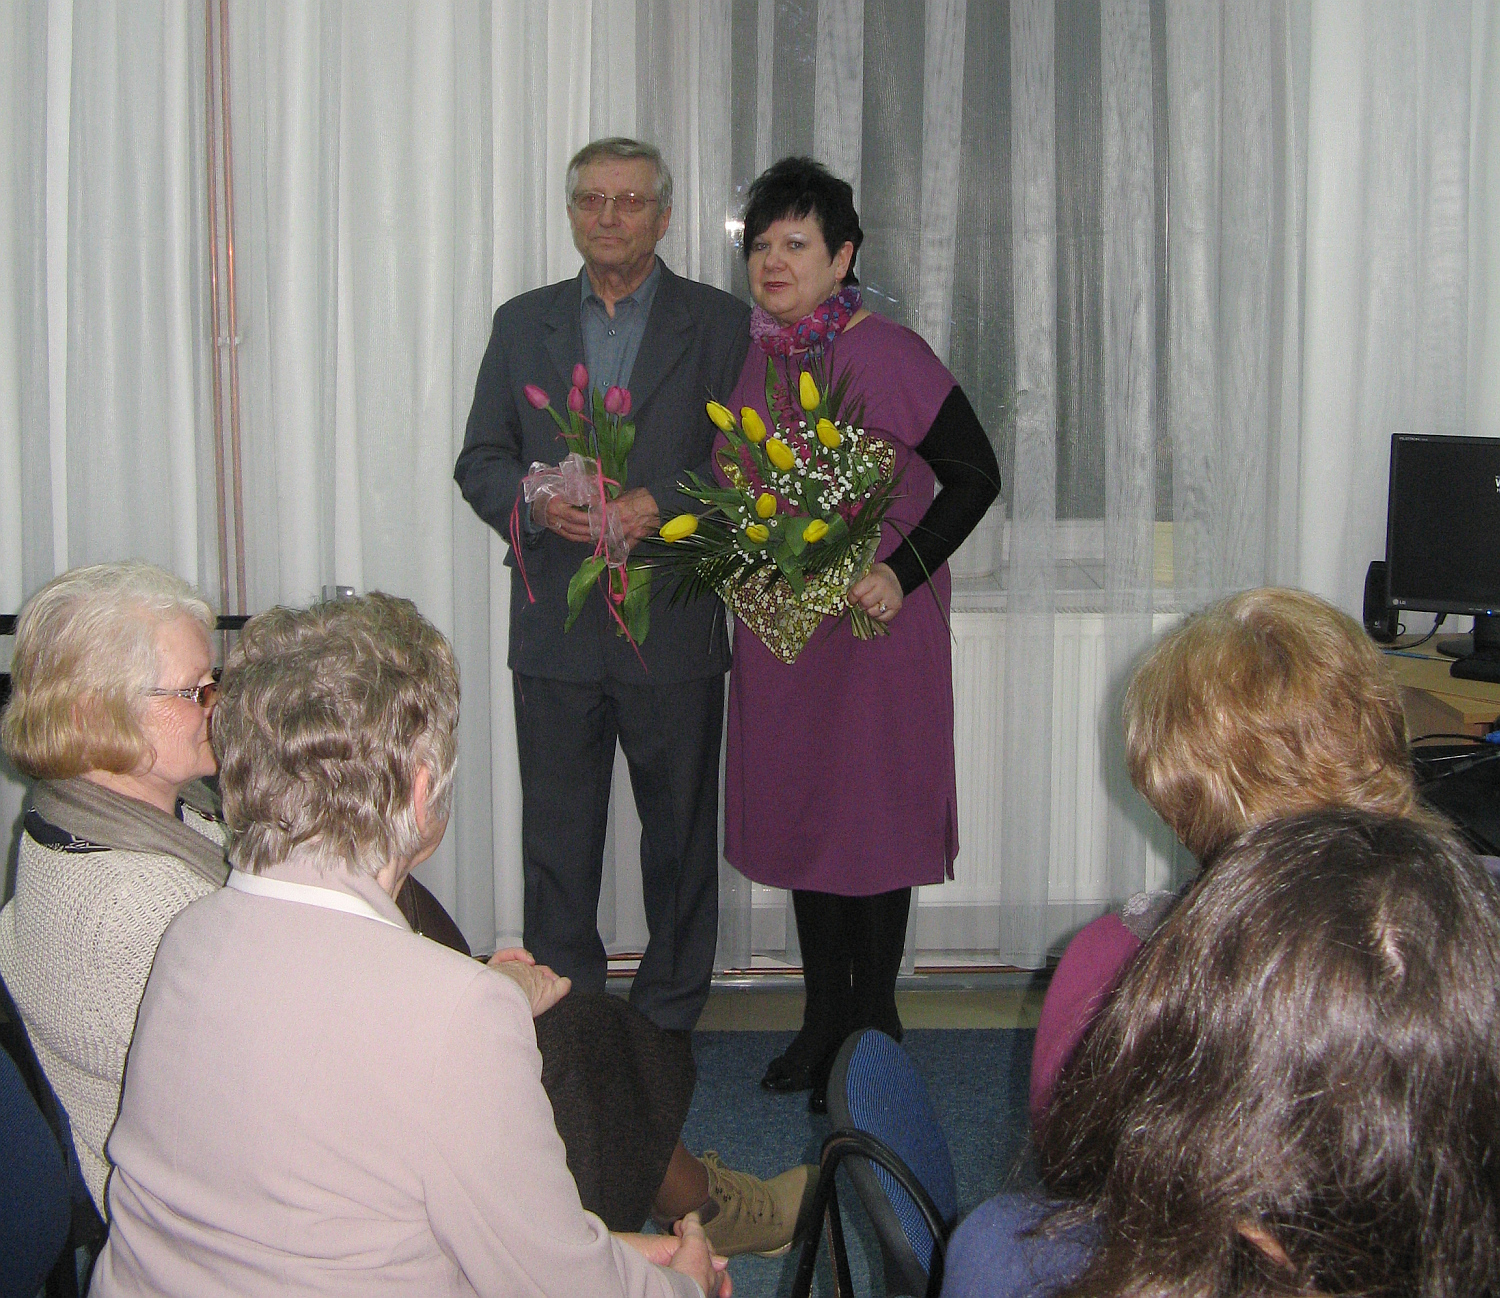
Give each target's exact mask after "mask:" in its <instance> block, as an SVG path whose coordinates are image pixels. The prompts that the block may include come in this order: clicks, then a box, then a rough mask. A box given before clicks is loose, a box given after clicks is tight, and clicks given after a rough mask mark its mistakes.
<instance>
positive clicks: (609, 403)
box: [604, 388, 625, 415]
mask: <svg viewBox="0 0 1500 1298" xmlns="http://www.w3.org/2000/svg"><path fill="white" fill-rule="evenodd" d="M624 395H625V392H624V389H623V388H610V389H609V391H608V392H606V393H605V394H604V413H605V414H606V415H618V414H620V413H621V411H620V403H621V398H622V397H623V396H624Z"/></svg>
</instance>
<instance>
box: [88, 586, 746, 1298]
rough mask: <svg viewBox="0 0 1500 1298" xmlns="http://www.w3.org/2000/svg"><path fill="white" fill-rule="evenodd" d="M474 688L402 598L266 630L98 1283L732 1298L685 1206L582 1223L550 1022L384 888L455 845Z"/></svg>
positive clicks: (128, 1089)
mask: <svg viewBox="0 0 1500 1298" xmlns="http://www.w3.org/2000/svg"><path fill="white" fill-rule="evenodd" d="M457 723H458V670H457V665H456V663H455V661H454V658H453V653H452V650H451V648H450V647H449V645H448V644H447V642H446V641H445V640H444V639H443V637H442V636H441V635H440V634H439V633H438V631H437V630H436V629H435V628H434V627H433V626H432V624H431V623H429V622H427V621H426V620H425V619H424V618H423V617H422V616H421V615H420V614H419V613H418V612H417V610H416V608H415V607H414V606H413V605H412V604H411V603H410V602H409V601H407V600H402V599H395V598H392V597H390V596H383V595H369V596H365V597H363V598H361V599H355V600H348V601H340V602H337V603H332V604H323V605H319V606H316V607H314V608H312V609H308V610H305V611H292V610H288V609H273V610H272V611H270V612H268V613H263V614H261V615H260V616H258V617H256V618H254V619H252V620H251V621H250V623H249V624H248V625H247V626H246V628H245V630H244V632H243V634H242V636H241V639H240V641H239V643H238V645H236V647H235V649H234V651H233V653H232V654H231V655H230V659H229V663H228V665H227V667H226V669H225V673H224V678H223V689H222V692H221V694H220V699H219V703H218V706H217V710H216V712H215V718H214V740H215V745H216V747H217V748H218V751H219V754H220V758H221V762H222V769H221V772H220V782H221V789H222V794H223V798H224V813H225V819H226V822H227V824H228V825H229V827H230V828H231V830H232V831H233V838H232V846H231V848H230V860H231V862H232V864H233V866H234V869H233V870H232V871H231V873H230V877H229V881H228V884H227V886H226V887H224V888H223V889H221V890H219V891H218V892H216V893H214V894H213V895H212V896H209V897H206V898H203V899H201V900H200V901H198V902H197V903H195V904H193V905H191V906H189V907H187V909H185V910H184V911H182V913H181V914H179V915H178V916H177V918H176V919H175V920H173V922H172V924H171V925H170V927H169V928H168V929H167V932H166V935H165V937H163V939H162V942H161V946H160V947H159V948H158V950H157V953H156V961H155V964H154V966H153V968H152V971H151V977H150V980H149V982H148V983H147V987H146V993H145V996H144V998H143V999H142V1001H141V1008H140V1015H139V1019H138V1021H137V1024H136V1031H135V1039H134V1042H133V1044H132V1046H131V1050H130V1068H129V1071H128V1073H127V1076H126V1079H125V1087H124V1092H123V1095H122V1097H121V1104H120V1116H119V1120H118V1122H117V1123H116V1126H115V1129H114V1132H113V1134H112V1135H111V1137H110V1140H109V1153H110V1156H111V1158H112V1160H113V1162H114V1174H113V1177H112V1179H111V1181H110V1188H109V1206H110V1234H109V1240H108V1242H107V1243H106V1245H105V1248H104V1251H103V1253H102V1254H101V1255H100V1257H99V1262H98V1265H97V1267H96V1269H95V1273H94V1281H93V1287H92V1289H91V1292H92V1293H93V1294H95V1295H98V1296H99V1298H110V1296H111V1295H117V1294H146V1293H150V1294H183V1295H194V1298H212V1296H213V1295H221V1294H222V1295H230V1294H255V1293H265V1292H269V1291H271V1290H273V1289H274V1290H287V1291H296V1292H308V1293H313V1292H316V1293H320V1294H351V1295H353V1294H359V1295H372V1294H408V1293H419V1294H428V1293H443V1294H452V1295H461V1294H480V1293H484V1294H511V1293H514V1294H522V1293H525V1294H536V1295H546V1294H555V1295H563V1294H589V1295H611V1294H615V1295H627V1294H628V1295H641V1296H645V1295H663V1296H665V1295H668V1294H674V1295H679V1296H680V1298H696V1296H697V1295H700V1294H705V1295H708V1298H712V1296H713V1295H714V1294H716V1293H718V1292H720V1291H721V1289H722V1291H723V1292H725V1293H727V1292H728V1288H729V1286H728V1282H727V1280H726V1279H725V1277H724V1274H723V1272H722V1270H721V1267H722V1261H721V1260H720V1261H717V1262H716V1260H715V1259H714V1258H713V1257H712V1255H711V1253H710V1247H709V1243H708V1240H707V1238H706V1237H705V1235H704V1233H703V1228H702V1225H701V1224H700V1222H699V1219H698V1217H697V1216H696V1215H695V1214H691V1213H690V1214H688V1215H687V1216H686V1217H685V1218H683V1219H682V1220H681V1221H680V1222H679V1224H678V1233H677V1234H676V1235H675V1236H673V1235H657V1236H622V1235H617V1234H614V1233H611V1232H610V1231H609V1230H607V1229H606V1227H605V1225H604V1223H603V1222H602V1221H601V1220H600V1219H599V1218H598V1217H596V1216H593V1215H591V1214H588V1213H586V1212H585V1211H584V1209H583V1206H582V1204H581V1202H580V1200H579V1193H578V1189H577V1186H576V1184H575V1182H574V1179H573V1177H572V1176H571V1175H570V1173H569V1170H568V1165H567V1162H566V1151H565V1149H564V1146H563V1142H562V1140H561V1138H560V1137H559V1136H558V1133H557V1129H556V1127H555V1126H554V1124H553V1115H552V1109H551V1107H550V1105H549V1103H548V1100H547V1094H546V1091H545V1090H544V1089H543V1086H542V1077H541V1074H542V1058H541V1055H540V1052H539V1051H538V1049H537V1040H536V1035H535V1032H534V1029H533V1025H532V1017H533V1015H534V1014H536V1013H540V1012H542V1011H543V1010H545V1009H546V1008H547V1007H548V1006H549V1005H551V1004H552V1003H554V1002H555V1001H557V1000H558V999H559V998H560V997H561V996H562V995H563V993H564V992H566V990H567V980H566V979H559V978H557V977H556V975H554V974H553V973H552V972H551V971H550V970H547V969H545V968H542V967H540V966H533V965H531V964H529V963H525V962H523V961H516V960H512V961H506V962H503V963H501V964H499V965H497V966H496V968H497V969H498V971H499V972H500V973H502V974H505V975H507V976H505V977H496V976H495V974H494V973H493V972H491V971H490V970H489V969H487V968H486V967H485V966H483V965H481V964H478V963H476V962H475V961H473V960H470V959H467V958H466V957H464V956H463V955H461V954H459V953H458V952H455V951H451V950H448V949H447V948H445V947H443V946H440V945H438V944H437V943H435V942H431V941H428V940H426V939H425V938H423V937H421V936H420V935H419V934H416V933H414V932H413V931H412V930H411V928H410V927H409V926H408V924H407V922H406V921H405V919H404V918H403V916H402V913H401V911H400V910H399V908H398V907H397V905H396V902H395V900H394V897H395V894H396V893H397V892H399V891H400V889H401V885H402V884H403V882H404V881H405V879H406V878H407V876H408V875H409V873H410V872H411V870H412V868H413V867H414V866H416V865H417V864H419V863H420V862H422V861H423V860H425V859H426V858H427V857H428V856H429V855H430V854H431V853H432V852H433V851H434V850H435V849H436V848H437V845H438V843H439V842H440V841H441V839H442V837H443V833H444V830H445V829H446V827H447V820H448V811H449V807H450V804H451V799H452V789H453V784H452V779H453V769H454V761H455V755H456V749H457V742H456V736H455V730H456V727H457Z"/></svg>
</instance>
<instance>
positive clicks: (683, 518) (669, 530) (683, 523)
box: [661, 406, 728, 541]
mask: <svg viewBox="0 0 1500 1298" xmlns="http://www.w3.org/2000/svg"><path fill="white" fill-rule="evenodd" d="M719 409H720V410H723V409H724V407H723V406H720V407H719ZM725 413H726V414H727V413H728V412H727V411H726V412H725ZM697 530H698V516H697V515H696V514H678V515H677V517H676V518H674V519H672V520H671V521H670V522H668V523H664V524H663V525H662V529H661V539H662V540H663V541H680V540H682V539H683V537H685V536H692V534H693V533H694V532H696V531H697Z"/></svg>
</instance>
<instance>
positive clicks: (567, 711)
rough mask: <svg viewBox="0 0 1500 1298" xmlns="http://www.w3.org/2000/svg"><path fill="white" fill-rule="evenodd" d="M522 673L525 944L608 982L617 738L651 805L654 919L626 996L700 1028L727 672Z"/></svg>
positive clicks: (651, 1013) (638, 791) (647, 833)
mask: <svg viewBox="0 0 1500 1298" xmlns="http://www.w3.org/2000/svg"><path fill="white" fill-rule="evenodd" d="M513 681H514V689H515V703H516V738H517V741H518V742H517V746H518V748H519V750H520V763H521V845H522V856H523V866H524V872H525V882H526V914H525V939H524V940H525V943H526V947H527V949H528V950H530V951H531V952H532V953H533V954H534V955H535V956H536V958H537V960H538V961H540V962H541V963H543V964H548V965H551V966H552V968H553V969H555V970H556V971H557V972H558V973H560V974H565V975H567V976H568V977H569V978H571V979H572V980H573V982H574V984H575V986H578V987H581V988H584V989H585V990H589V991H600V992H602V991H603V990H604V986H605V975H606V973H607V968H608V966H607V957H606V954H605V950H604V943H603V942H602V941H601V940H600V938H599V928H598V910H599V887H600V878H601V871H602V868H603V856H604V839H605V828H606V824H607V821H608V815H609V793H610V783H611V778H612V776H613V772H614V761H615V741H616V739H617V738H618V740H619V743H620V747H621V748H622V749H623V750H624V753H625V758H626V761H627V762H628V764H629V767H630V785H631V789H632V791H633V792H634V794H635V805H636V810H637V811H638V812H639V813H640V818H641V825H642V829H641V875H642V891H643V894H644V899H645V908H646V922H647V925H648V927H649V929H650V940H649V941H648V943H647V945H646V951H645V954H644V955H643V957H642V959H641V964H640V969H639V971H638V972H637V974H636V977H635V982H634V984H633V986H632V988H631V993H630V1000H631V1003H632V1004H633V1005H634V1006H635V1007H636V1008H637V1009H638V1010H640V1011H641V1013H643V1014H644V1015H645V1016H646V1017H647V1018H649V1019H650V1020H651V1021H652V1022H653V1023H655V1024H657V1026H659V1027H662V1028H666V1029H668V1030H679V1031H690V1030H691V1029H692V1028H693V1026H694V1025H695V1024H696V1023H697V1021H698V1016H699V1014H700V1013H701V1012H702V1010H703V1006H704V1003H705V1002H706V1001H707V999H708V989H709V982H710V980H711V979H712V977H713V964H714V949H715V945H716V943H717V939H718V920H719V747H720V740H721V736H722V730H723V721H724V677H723V675H722V674H720V675H715V676H709V677H704V678H701V679H698V680H688V681H679V682H675V683H670V684H645V685H629V684H623V683H621V682H618V681H613V680H608V679H606V680H603V681H599V682H576V681H559V680H548V679H545V678H543V677H538V676H523V675H521V674H520V673H519V672H517V673H514V674H513Z"/></svg>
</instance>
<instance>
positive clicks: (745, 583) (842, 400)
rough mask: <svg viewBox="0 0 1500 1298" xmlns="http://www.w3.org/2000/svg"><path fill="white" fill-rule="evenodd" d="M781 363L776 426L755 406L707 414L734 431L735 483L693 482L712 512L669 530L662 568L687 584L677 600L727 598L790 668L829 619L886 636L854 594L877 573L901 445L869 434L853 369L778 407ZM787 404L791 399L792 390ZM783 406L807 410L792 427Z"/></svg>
mask: <svg viewBox="0 0 1500 1298" xmlns="http://www.w3.org/2000/svg"><path fill="white" fill-rule="evenodd" d="M777 382H778V380H777V374H776V367H775V365H774V364H773V363H772V362H771V361H770V360H769V359H768V360H767V362H766V409H767V410H769V411H770V412H771V422H772V425H773V427H771V428H767V427H766V424H765V421H764V420H763V419H762V418H761V416H760V414H759V412H757V411H756V410H755V409H754V408H753V407H751V406H746V407H744V408H743V409H742V410H741V411H740V412H739V414H738V416H736V415H735V413H734V412H733V411H731V410H729V409H728V408H727V407H725V406H722V405H720V404H719V403H718V402H717V401H710V402H709V403H708V417H709V418H710V419H712V420H713V422H714V423H715V424H716V425H717V426H718V428H719V429H720V431H721V432H723V434H724V441H725V445H724V446H722V447H720V449H719V451H718V453H717V460H718V464H719V468H720V469H721V471H722V472H723V474H724V478H725V480H726V482H727V483H728V484H729V485H728V486H720V485H719V484H718V483H716V482H704V481H703V480H702V479H701V478H699V477H698V476H697V475H696V474H689V475H688V479H689V481H688V485H687V487H685V488H684V490H685V491H686V494H688V495H690V496H693V497H695V498H696V499H698V500H700V501H702V502H703V503H704V504H705V505H707V506H708V508H707V510H705V511H704V512H703V513H701V514H679V515H678V516H677V517H676V518H673V519H671V520H669V521H668V522H667V523H666V524H665V525H663V527H662V529H661V539H662V540H663V541H665V542H667V543H669V545H670V547H671V549H670V551H668V552H666V553H665V554H664V555H658V556H653V560H652V563H653V567H656V568H660V569H663V570H665V571H666V572H667V574H669V575H671V576H674V577H676V578H677V590H676V593H675V595H674V598H685V597H689V596H692V595H695V594H699V593H702V592H704V591H707V590H715V591H717V592H718V593H719V594H720V595H721V596H722V597H723V599H724V602H725V603H726V604H728V605H729V607H730V609H731V610H732V611H733V613H734V615H735V616H736V618H738V619H739V620H740V621H741V622H742V623H744V624H745V625H746V626H747V627H749V629H750V630H751V631H753V632H754V633H755V635H756V636H757V637H759V639H760V640H761V641H762V642H763V643H764V644H765V645H766V647H767V648H768V649H770V650H771V652H772V653H774V654H775V655H776V656H777V657H778V658H780V659H781V660H782V661H783V662H787V663H790V662H794V661H795V660H796V658H797V655H798V654H799V653H800V652H801V651H802V648H803V646H804V645H806V643H807V641H808V639H809V637H810V636H811V635H812V633H813V632H814V631H815V630H816V629H817V627H818V624H819V623H820V622H821V621H822V620H823V619H824V618H825V617H831V616H832V617H836V616H849V617H850V618H851V619H852V627H853V630H854V633H855V634H856V635H857V636H859V637H860V638H861V639H864V640H868V639H870V638H871V637H873V636H876V635H884V634H886V630H885V627H883V626H882V625H880V624H879V623H878V622H873V621H871V620H870V618H869V617H868V616H867V615H866V614H865V612H864V610H863V609H853V610H851V609H850V607H849V604H848V600H847V598H846V596H847V593H848V590H849V587H850V586H851V585H852V584H853V583H854V582H855V581H858V580H859V578H861V577H862V576H864V574H865V573H867V572H868V571H869V570H870V564H871V563H872V562H873V560H874V557H875V550H876V547H877V546H878V545H879V543H880V523H881V520H882V519H883V518H884V517H885V515H886V511H887V509H888V508H889V507H890V503H891V499H892V496H893V493H894V491H895V489H896V481H895V480H894V478H893V476H892V469H893V466H894V464H895V458H896V453H895V448H894V447H893V446H892V445H891V443H890V442H887V441H884V440H882V439H881V438H878V437H875V436H873V435H871V434H868V433H866V431H865V430H864V428H863V427H861V426H860V425H861V423H862V421H863V411H862V409H861V408H859V407H858V406H857V404H855V403H851V402H850V401H849V399H848V396H849V394H848V388H849V376H848V374H847V372H846V373H845V374H844V375H843V376H841V377H840V378H839V379H838V380H837V381H833V382H829V381H828V376H827V374H826V372H822V373H819V372H818V370H817V369H816V368H815V370H814V371H813V372H803V373H802V375H801V376H800V378H799V380H798V385H797V392H796V394H795V398H794V399H789V400H787V401H785V402H783V403H778V401H777V400H776V397H777V391H776V389H777ZM787 396H788V398H791V397H792V394H791V393H790V392H789V391H788V393H787ZM778 404H781V405H783V406H784V407H785V408H786V409H789V410H792V411H796V410H798V409H800V411H801V414H802V418H800V419H797V420H796V421H795V423H793V421H792V420H788V421H787V423H788V425H791V426H786V427H784V426H783V425H782V421H781V419H780V418H778V416H777V413H776V412H777V408H778Z"/></svg>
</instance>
